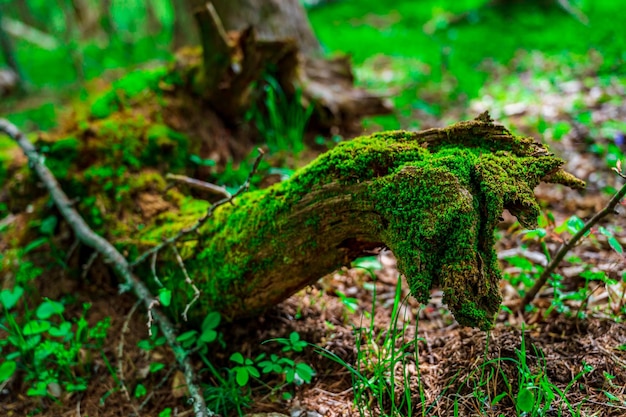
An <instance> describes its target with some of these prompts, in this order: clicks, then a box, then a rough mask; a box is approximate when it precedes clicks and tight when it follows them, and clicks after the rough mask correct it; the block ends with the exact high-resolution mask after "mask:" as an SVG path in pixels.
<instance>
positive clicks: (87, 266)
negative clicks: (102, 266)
mask: <svg viewBox="0 0 626 417" xmlns="http://www.w3.org/2000/svg"><path fill="white" fill-rule="evenodd" d="M98 255H99V253H98V251H97V250H96V251H94V252H93V253H92V254H91V256H89V259H87V262H85V265H83V272H82V273H81V274H80V277H81V279H85V278H87V274H88V273H89V270H90V269H91V266H92V265H93V263H94V262H95V261H96V259H97V258H98Z"/></svg>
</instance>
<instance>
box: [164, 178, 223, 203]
mask: <svg viewBox="0 0 626 417" xmlns="http://www.w3.org/2000/svg"><path fill="white" fill-rule="evenodd" d="M165 178H166V179H168V180H172V181H176V182H181V183H183V184H186V185H188V186H190V187H192V188H196V189H198V190H202V191H208V192H210V193H212V194H217V195H220V196H222V197H224V198H230V197H231V195H230V193H229V192H228V190H226V188H224V187H220V186H219V185H215V184H211V183H210V182H206V181H200V180H197V179H195V178H190V177H187V176H185V175H176V174H170V173H168V174H167V175H165Z"/></svg>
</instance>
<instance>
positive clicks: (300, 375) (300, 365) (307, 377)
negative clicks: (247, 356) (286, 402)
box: [256, 332, 315, 385]
mask: <svg viewBox="0 0 626 417" xmlns="http://www.w3.org/2000/svg"><path fill="white" fill-rule="evenodd" d="M267 342H277V343H280V344H282V345H283V348H282V351H283V352H284V353H289V352H295V353H301V352H302V351H304V348H305V347H307V346H308V345H309V344H308V343H307V342H305V341H304V340H301V339H300V335H299V334H298V333H297V332H291V333H290V334H289V338H288V339H285V338H278V339H272V340H268V341H267ZM256 362H257V364H258V366H260V367H261V369H262V370H263V373H264V374H267V373H270V372H274V373H276V374H283V375H284V376H285V382H286V383H287V384H291V383H294V384H296V385H302V384H305V383H306V384H310V383H311V380H312V379H313V377H314V376H315V370H314V369H313V368H311V367H310V366H309V365H307V364H306V363H304V362H296V361H294V360H293V359H290V358H288V357H280V356H278V355H275V354H271V355H270V356H269V358H267V359H266V355H265V354H264V353H263V354H261V355H260V356H259V357H258V358H257V359H256Z"/></svg>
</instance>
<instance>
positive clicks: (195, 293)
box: [171, 244, 200, 321]
mask: <svg viewBox="0 0 626 417" xmlns="http://www.w3.org/2000/svg"><path fill="white" fill-rule="evenodd" d="M171 246H172V251H173V252H174V255H175V256H176V261H178V265H179V266H180V269H181V270H182V271H183V275H184V276H185V282H186V283H187V285H190V286H191V288H193V298H192V299H191V301H190V302H189V303H187V305H186V306H185V310H184V311H183V319H184V320H185V321H187V313H188V312H189V309H190V308H191V306H192V304H193V303H195V302H196V301H198V298H200V290H199V289H198V287H196V285H195V284H194V283H193V281H192V280H191V277H190V276H189V274H188V273H187V268H185V262H183V258H182V257H181V256H180V253H178V249H176V245H174V244H172V245H171Z"/></svg>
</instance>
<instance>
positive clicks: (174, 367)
mask: <svg viewBox="0 0 626 417" xmlns="http://www.w3.org/2000/svg"><path fill="white" fill-rule="evenodd" d="M176 369H177V367H176V366H170V369H169V370H168V371H167V373H166V374H165V375H164V376H163V378H161V380H160V381H159V382H158V384H156V385H155V386H154V388H152V391H150V393H149V394H148V395H146V398H144V400H143V401H142V402H141V404H139V410H141V409H142V408H144V407H145V406H146V405H147V404H148V402H149V401H150V399H151V398H152V397H153V396H154V394H155V393H156V391H157V390H158V389H159V388H161V387H162V386H163V385H165V383H166V382H167V381H168V380H169V379H170V376H172V374H173V373H174V371H175V370H176Z"/></svg>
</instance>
